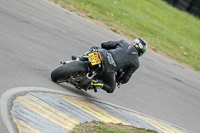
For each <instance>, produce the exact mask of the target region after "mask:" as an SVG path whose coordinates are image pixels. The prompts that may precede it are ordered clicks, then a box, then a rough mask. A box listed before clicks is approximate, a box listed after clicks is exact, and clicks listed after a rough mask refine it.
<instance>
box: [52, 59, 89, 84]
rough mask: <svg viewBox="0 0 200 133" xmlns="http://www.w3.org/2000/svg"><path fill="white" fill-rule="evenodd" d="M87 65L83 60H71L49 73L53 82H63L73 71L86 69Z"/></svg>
mask: <svg viewBox="0 0 200 133" xmlns="http://www.w3.org/2000/svg"><path fill="white" fill-rule="evenodd" d="M86 70H87V67H86V65H85V63H84V62H83V61H72V62H69V63H67V64H65V65H63V66H61V67H58V68H57V69H55V70H53V71H52V73H51V79H52V81H54V82H58V80H59V82H62V80H63V82H65V80H66V79H67V78H68V77H69V76H70V75H71V74H73V73H75V72H81V71H86Z"/></svg>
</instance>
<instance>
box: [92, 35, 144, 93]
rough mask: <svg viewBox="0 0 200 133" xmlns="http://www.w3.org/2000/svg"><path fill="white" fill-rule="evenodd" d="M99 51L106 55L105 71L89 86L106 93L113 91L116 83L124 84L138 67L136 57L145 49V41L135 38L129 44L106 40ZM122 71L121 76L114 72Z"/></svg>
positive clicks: (121, 41) (122, 41)
mask: <svg viewBox="0 0 200 133" xmlns="http://www.w3.org/2000/svg"><path fill="white" fill-rule="evenodd" d="M101 48H103V50H102V51H101V53H102V54H103V57H106V58H105V59H104V61H103V63H104V66H105V71H104V74H103V77H102V78H101V79H100V80H92V82H91V86H93V87H97V88H102V89H103V90H105V91H106V92H107V93H113V92H114V90H115V88H116V82H117V83H118V84H120V85H121V84H126V83H127V82H128V81H129V79H130V78H131V76H132V74H133V73H134V72H135V71H136V70H137V69H138V67H139V60H138V57H140V56H142V55H143V54H144V52H145V51H146V49H147V43H146V41H145V40H144V39H142V38H137V39H135V40H134V41H133V42H132V43H131V44H129V43H127V42H125V41H124V40H119V41H108V42H103V43H102V44H101ZM120 70H123V71H124V75H123V77H120V75H117V77H116V72H119V71H120Z"/></svg>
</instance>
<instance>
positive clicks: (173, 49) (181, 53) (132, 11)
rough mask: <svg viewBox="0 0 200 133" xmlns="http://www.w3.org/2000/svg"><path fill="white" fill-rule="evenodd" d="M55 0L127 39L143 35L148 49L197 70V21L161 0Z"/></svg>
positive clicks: (199, 61)
mask: <svg viewBox="0 0 200 133" xmlns="http://www.w3.org/2000/svg"><path fill="white" fill-rule="evenodd" d="M55 1H56V2H57V3H59V2H61V1H62V2H61V3H62V4H61V5H62V6H63V7H66V8H68V9H70V10H71V11H74V8H75V9H78V10H81V11H83V12H84V13H85V14H86V15H87V16H88V17H90V18H92V19H95V20H99V21H101V22H103V23H105V24H106V25H107V26H109V27H110V29H111V30H113V31H114V32H117V33H123V34H125V35H126V36H128V38H132V39H134V38H135V37H139V36H140V37H143V38H144V39H145V40H147V42H148V43H149V48H152V49H153V50H155V51H161V52H163V53H165V54H166V55H168V56H169V57H172V58H174V59H176V60H177V61H179V62H183V63H186V64H189V65H190V66H192V67H194V68H195V69H196V70H198V71H199V70H200V37H199V36H200V20H199V19H198V18H196V17H194V16H192V15H190V14H188V13H186V12H183V11H180V10H178V9H176V8H174V7H172V6H170V5H168V4H167V3H166V2H164V1H162V0H55ZM65 3H66V4H65ZM69 5H71V6H69ZM72 7H73V8H72Z"/></svg>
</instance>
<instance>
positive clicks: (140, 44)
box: [131, 38, 147, 56]
mask: <svg viewBox="0 0 200 133" xmlns="http://www.w3.org/2000/svg"><path fill="white" fill-rule="evenodd" d="M131 44H132V45H133V46H134V47H135V48H136V50H137V52H138V56H142V55H143V54H144V53H145V51H146V50H147V43H146V41H145V40H144V39H142V38H137V39H135V40H133V42H132V43H131Z"/></svg>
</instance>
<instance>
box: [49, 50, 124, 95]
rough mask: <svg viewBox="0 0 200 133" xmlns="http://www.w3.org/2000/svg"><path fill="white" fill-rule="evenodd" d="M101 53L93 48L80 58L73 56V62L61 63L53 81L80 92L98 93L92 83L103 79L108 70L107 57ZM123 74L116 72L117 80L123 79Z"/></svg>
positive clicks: (52, 74) (55, 71)
mask: <svg viewBox="0 0 200 133" xmlns="http://www.w3.org/2000/svg"><path fill="white" fill-rule="evenodd" d="M100 51H101V50H99V49H98V48H92V49H91V50H90V51H88V52H86V53H85V54H83V55H82V56H81V57H80V58H75V57H74V56H72V57H73V58H72V60H70V61H65V62H61V64H62V66H60V67H58V68H57V69H55V70H53V71H52V73H51V79H52V81H54V82H56V83H63V82H67V83H69V84H72V85H74V86H75V87H76V88H77V89H79V90H82V89H83V90H85V91H87V90H94V91H95V92H97V88H96V87H95V86H91V85H90V83H91V81H92V80H94V79H99V78H100V77H102V75H103V72H104V71H105V69H106V68H105V66H104V63H103V60H104V59H105V58H106V57H104V56H103V55H102V54H101V52H100ZM123 74H124V72H123V70H120V71H118V72H116V77H117V78H116V79H120V78H122V77H123ZM119 87H120V84H119V83H118V88H119Z"/></svg>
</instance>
